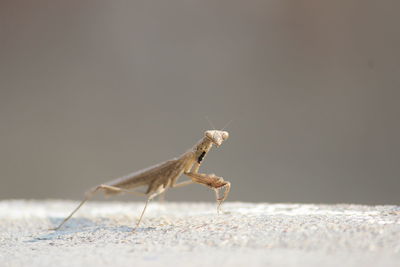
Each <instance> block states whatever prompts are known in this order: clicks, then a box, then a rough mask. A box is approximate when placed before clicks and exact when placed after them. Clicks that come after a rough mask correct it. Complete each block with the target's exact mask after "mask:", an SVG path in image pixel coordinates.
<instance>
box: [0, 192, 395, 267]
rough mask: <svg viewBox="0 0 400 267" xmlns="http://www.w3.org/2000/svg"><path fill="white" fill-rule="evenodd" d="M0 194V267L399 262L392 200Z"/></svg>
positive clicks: (294, 264)
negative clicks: (83, 199) (14, 197)
mask: <svg viewBox="0 0 400 267" xmlns="http://www.w3.org/2000/svg"><path fill="white" fill-rule="evenodd" d="M76 204H77V202H73V201H23V200H18V201H1V202H0V265H1V266H86V267H87V266H174V265H178V266H363V267H364V266H400V207H399V206H375V207H372V206H358V205H300V204H267V203H259V204H253V203H229V202H227V203H225V205H224V206H223V208H224V214H220V215H217V214H216V209H215V204H212V203H210V204H208V203H168V202H167V203H163V204H160V203H157V202H153V203H151V204H150V206H149V208H148V211H147V213H146V215H145V218H144V220H143V224H142V225H141V227H140V228H139V229H137V231H136V232H135V233H132V226H133V225H134V222H135V220H136V219H137V216H138V215H139V213H140V210H141V208H142V207H143V203H125V202H101V203H100V202H89V203H87V204H86V205H85V206H84V207H83V208H82V209H81V210H80V211H79V212H78V213H77V214H76V216H75V217H73V218H72V219H71V220H70V221H69V222H68V223H67V224H66V225H65V227H64V228H62V229H61V230H59V231H55V232H54V231H49V230H47V229H48V228H50V227H54V226H56V225H57V224H58V223H59V222H60V221H61V220H62V219H63V218H64V216H66V215H67V214H68V213H69V212H70V211H71V210H72V209H73V208H74V207H75V205H76Z"/></svg>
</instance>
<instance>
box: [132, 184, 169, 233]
mask: <svg viewBox="0 0 400 267" xmlns="http://www.w3.org/2000/svg"><path fill="white" fill-rule="evenodd" d="M164 191H165V188H164V186H163V185H160V186H159V187H158V189H157V191H156V192H154V193H153V194H151V195H150V196H149V197H148V198H147V200H146V203H145V204H144V208H143V210H142V213H141V214H140V217H139V220H138V222H137V223H136V227H135V228H134V229H133V230H132V232H134V231H135V230H136V229H137V228H138V227H139V224H140V222H141V221H142V218H143V215H144V212H145V211H146V208H147V205H148V204H149V202H150V201H151V200H152V199H153V198H155V197H156V196H158V195H160V194H161V193H163V192H164Z"/></svg>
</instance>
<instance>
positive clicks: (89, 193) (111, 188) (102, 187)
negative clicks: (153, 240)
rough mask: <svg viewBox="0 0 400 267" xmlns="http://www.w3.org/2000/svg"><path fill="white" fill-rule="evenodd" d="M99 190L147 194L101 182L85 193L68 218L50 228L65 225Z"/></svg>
mask: <svg viewBox="0 0 400 267" xmlns="http://www.w3.org/2000/svg"><path fill="white" fill-rule="evenodd" d="M99 190H105V192H106V193H107V191H111V192H112V191H114V192H117V193H120V192H124V193H131V194H135V195H140V196H145V195H146V194H145V193H142V192H137V191H129V190H126V189H123V188H119V187H115V186H110V185H104V184H101V185H99V186H96V187H95V188H94V189H92V190H89V191H87V192H86V193H85V198H84V199H83V200H82V201H81V203H79V205H78V206H77V207H76V208H75V209H74V210H73V211H72V212H71V214H70V215H68V217H67V218H65V219H64V220H63V221H62V222H61V223H60V225H59V226H57V227H56V228H53V229H50V230H58V229H60V228H61V226H63V225H64V223H66V222H67V221H68V220H69V219H71V217H72V216H73V215H74V214H75V212H77V211H78V210H79V209H80V208H81V207H82V205H83V204H85V202H86V201H88V200H89V199H91V198H92V197H93V196H94V195H95V194H96V193H97V191H99Z"/></svg>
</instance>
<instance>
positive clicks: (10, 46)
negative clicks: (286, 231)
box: [0, 0, 400, 204]
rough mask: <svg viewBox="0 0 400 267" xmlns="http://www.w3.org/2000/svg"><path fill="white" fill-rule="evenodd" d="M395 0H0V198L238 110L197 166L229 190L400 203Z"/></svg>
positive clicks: (119, 169)
mask: <svg viewBox="0 0 400 267" xmlns="http://www.w3.org/2000/svg"><path fill="white" fill-rule="evenodd" d="M399 10H400V2H399V1H375V0H374V1H372V0H371V1H368V0H358V1H354V0H353V1H351V0H346V1H344V0H343V1H321V0H314V1H311V0H310V1H306V0H248V1H235V0H233V1H232V0H221V1H215V0H206V1H204V0H169V1H164V0H155V1H148V0H134V1H123V0H114V1H108V0H103V1H99V0H93V1H82V0H79V1H78V0H73V1H71V0H69V1H57V0H56V1H54V0H51V1H50V0H49V1H41V0H38V1H11V0H8V1H7V0H6V1H5V0H2V1H1V2H0V38H1V39H0V179H1V180H0V181H1V183H0V185H1V186H0V198H2V199H5V198H68V199H69V198H72V199H78V198H81V197H82V194H83V192H84V191H85V190H86V189H88V188H90V187H92V186H94V185H96V184H99V183H102V182H105V181H108V180H110V179H112V178H115V177H118V176H121V175H124V174H126V173H129V172H131V171H135V170H138V169H141V168H143V167H147V166H149V165H151V164H154V163H157V162H160V161H164V160H166V159H168V158H171V157H174V156H177V155H179V154H180V153H182V152H184V151H186V150H187V149H188V148H190V147H191V146H192V145H193V144H194V143H195V142H197V141H198V140H199V139H200V138H201V137H202V135H203V132H204V130H207V129H210V128H211V126H210V125H209V124H208V122H207V120H206V119H205V117H208V118H210V120H211V121H212V122H213V123H214V124H215V126H216V127H217V128H222V127H223V126H224V125H225V124H226V123H227V122H228V121H230V120H232V119H233V120H234V121H233V122H232V123H231V124H230V125H229V126H228V129H227V130H228V131H229V132H230V134H231V137H230V139H229V140H228V141H227V142H225V143H224V145H223V146H222V147H221V148H219V149H214V150H213V151H212V152H211V153H210V154H209V155H208V156H207V158H206V160H205V161H204V164H203V166H202V169H201V170H202V171H204V172H212V173H216V174H218V175H220V176H223V177H224V178H225V179H226V180H229V181H231V182H232V191H231V194H230V196H229V200H230V201H268V202H317V203H321V202H322V203H342V202H351V203H365V204H399V201H400V193H399V186H400V180H399V175H400V164H399V159H400V140H399V137H400V126H399V115H400V105H399V100H400V87H399V85H400V61H399V60H400V52H399V47H400V16H399ZM182 180H183V177H182V178H181V181H182ZM166 198H167V200H172V201H175V200H187V201H214V194H213V193H212V192H210V191H209V190H208V189H207V188H204V187H202V186H200V185H192V186H189V187H186V188H179V189H172V190H171V191H169V192H168V193H167V196H166ZM99 199H101V198H99ZM116 199H117V200H118V199H132V200H142V199H140V198H134V197H123V198H120V197H117V198H116Z"/></svg>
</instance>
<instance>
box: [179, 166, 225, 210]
mask: <svg viewBox="0 0 400 267" xmlns="http://www.w3.org/2000/svg"><path fill="white" fill-rule="evenodd" d="M185 175H187V176H189V177H190V178H191V179H192V181H193V182H195V183H198V184H202V185H205V186H207V187H209V188H211V189H213V190H214V191H215V194H216V198H217V204H218V206H217V211H218V212H219V210H220V206H221V204H222V202H224V200H225V199H226V198H227V197H228V194H229V191H230V189H231V183H230V182H227V181H224V179H223V178H222V177H218V176H216V175H215V174H205V173H196V172H185ZM222 188H224V189H225V192H224V196H223V197H220V196H219V190H220V189H222Z"/></svg>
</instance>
